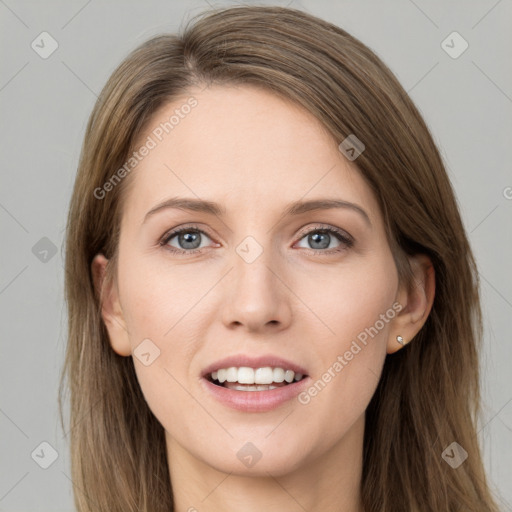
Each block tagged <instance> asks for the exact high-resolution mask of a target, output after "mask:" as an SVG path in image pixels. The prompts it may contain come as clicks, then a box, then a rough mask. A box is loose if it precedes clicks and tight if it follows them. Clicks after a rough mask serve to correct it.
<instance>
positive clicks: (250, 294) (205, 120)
mask: <svg viewBox="0 0 512 512" xmlns="http://www.w3.org/2000/svg"><path fill="white" fill-rule="evenodd" d="M190 94H193V95H194V97H195V98H196V99H197V101H198V105H197V107H195V108H194V109H193V110H192V111H191V113H190V114H189V115H188V116H185V117H184V119H181V120H180V122H179V125H177V126H176V127H175V128H174V129H173V131H172V132H170V133H169V134H167V135H166V136H165V137H164V138H163V140H162V141H161V142H160V143H159V144H158V145H157V147H156V148H154V149H153V150H151V152H150V153H149V155H148V156H146V157H145V158H144V159H143V160H142V161H141V162H140V163H139V165H138V166H137V167H136V169H135V170H134V171H132V172H133V174H132V175H131V176H130V178H129V179H131V180H133V182H132V183H131V185H132V186H131V188H130V189H129V190H128V195H127V198H126V199H127V202H126V207H125V209H124V212H123V216H122V222H121V236H120V246H119V261H118V268H117V274H116V279H115V281H114V282H113V283H112V284H110V285H108V286H106V285H105V283H106V282H107V281H106V280H104V276H105V265H106V263H107V260H106V259H105V257H104V256H103V255H101V254H98V255H97V256H96V258H95V259H94V261H93V264H92V271H93V274H94V276H95V282H96V285H97V286H98V287H99V288H101V287H103V286H106V288H105V289H104V293H105V297H106V298H105V302H104V304H103V309H102V314H103V319H104V321H105V324H106V326H107V329H108V332H109V337H110V342H111V346H112V348H113V350H115V351H116V352H117V353H118V354H120V355H123V356H126V357H130V356H132V354H133V351H134V350H135V348H136V347H137V346H138V345H139V344H140V343H141V342H142V340H144V339H147V338H149V339H150V340H151V341H152V342H153V343H154V344H155V345H156V346H157V347H158V348H159V349H160V356H159V357H157V358H156V359H155V360H154V362H153V363H152V364H150V365H149V366H145V365H143V364H142V363H141V362H140V361H139V359H138V358H137V357H133V362H134V365H135V369H136V372H137V377H138V379H139V383H140V386H141V388H142V391H143V393H144V396H145V398H146V400H147V402H148V405H149V407H150V408H151V410H152V412H153V413H154V414H155V416H156V417H157V419H158V420H159V421H160V422H161V424H162V425H163V426H164V428H165V431H166V445H167V456H168V460H169V466H170V474H171V481H172V485H173V491H174V497H175V503H176V510H177V511H179V512H185V511H193V510H198V511H199V512H203V511H218V510H223V511H226V512H230V511H239V510H244V511H248V512H251V511H261V510H266V512H273V511H282V510H286V511H290V512H293V511H303V510H308V511H310V512H315V511H320V510H321V511H323V512H325V511H335V510H336V511H340V510H342V511H345V512H358V511H361V510H362V508H361V496H360V492H359V487H360V482H361V472H362V448H363V433H364V418H365V410H366V408H367V406H368V403H369V401H370V399H371V397H372V395H373V393H374V391H375V388H376V386H377V383H378V379H379V376H380V374H381V370H382V366H383V363H384V360H385V358H386V356H387V354H391V353H393V352H395V351H397V350H399V349H401V348H402V346H401V345H400V344H399V343H397V341H396V336H397V335H401V336H402V337H403V338H404V339H405V341H406V342H408V341H409V340H412V338H413V337H414V336H415V335H416V334H417V332H418V331H419V330H420V329H421V327H422V326H423V324H424V322H425V320H426V319H427V316H428V314H429V312H430V309H431V306H432V302H433V298H434V275H433V272H429V270H431V268H430V261H429V260H428V258H427V257H426V256H423V255H417V256H415V257H411V258H410V261H411V265H412V267H413V270H414V272H415V277H416V281H417V285H416V286H415V287H414V288H413V290H411V291H407V290H406V289H405V287H400V286H399V283H398V275H397V270H396V266H395V263H394V260H393V257H392V254H391V251H390V248H389V245H388V243H387V240H386V236H385V230H384V224H383V218H382V214H381V212H380V210H379V207H378V204H377V201H376V199H375V197H374V196H373V194H372V192H371V190H370V188H369V187H368V186H367V184H366V183H365V181H364V180H363V179H362V177H361V176H360V175H359V172H358V170H357V168H356V163H357V160H356V161H354V162H349V161H348V160H347V159H346V158H345V157H344V156H343V155H342V154H341V153H340V152H339V150H338V148H337V146H338V143H339V141H338V142H337V141H334V140H333V138H332V137H331V136H330V135H329V134H328V133H327V132H326V130H325V129H324V128H323V127H322V125H321V124H320V123H319V122H318V121H317V120H316V119H315V118H314V117H312V116H311V114H309V113H308V112H306V111H305V110H303V109H301V108H300V107H298V106H295V105H294V104H292V103H289V102H287V101H284V100H283V99H281V98H279V97H277V96H275V95H273V94H272V93H270V92H267V91H265V90H262V89H259V88H256V87H252V86H240V87H233V86H214V87H211V88H208V89H205V90H203V91H200V90H199V89H194V90H191V91H190ZM188 97H189V95H185V96H183V97H181V98H179V99H178V100H176V101H174V102H173V103H170V104H168V105H166V106H164V107H163V108H162V109H160V111H159V112H158V113H157V114H156V115H155V116H154V119H153V120H152V122H151V123H150V124H149V126H150V128H148V131H147V133H145V134H143V136H142V137H141V138H140V140H141V141H144V140H146V137H147V136H148V135H150V134H151V130H152V129H154V127H156V126H157V125H158V124H159V123H160V122H164V121H165V120H168V119H169V117H170V115H172V113H173V111H174V109H176V108H179V106H180V105H183V103H184V102H185V101H186V99H187V98H188ZM174 196H179V197H192V198H198V197H199V198H201V199H208V200H211V201H215V202H218V203H220V204H221V205H222V206H225V208H226V210H227V213H226V215H225V216H223V217H218V216H215V215H211V214H206V213H202V212H193V211H185V210H177V209H162V210H160V211H159V212H158V213H155V214H154V215H150V217H149V219H148V220H147V221H146V222H144V218H145V215H146V214H147V212H148V211H149V210H151V209H152V208H154V207H155V205H158V204H159V203H161V202H162V201H164V200H166V199H168V198H170V197H174ZM316 198H337V199H343V200H345V201H350V202H352V203H355V204H357V205H359V206H360V207H361V208H363V209H364V210H365V211H366V212H367V214H368V217H369V220H370V222H371V225H370V224H368V223H367V222H366V221H365V219H364V217H363V216H362V215H361V214H359V213H358V212H356V211H355V210H352V209H349V208H343V209H325V210H319V211H312V212H307V213H303V214H301V215H298V216H283V211H284V209H285V207H286V205H288V204H289V203H290V202H292V201H296V200H309V199H316ZM189 223H193V224H194V225H193V226H192V227H196V228H198V229H202V230H204V231H206V235H202V234H200V235H198V236H199V237H200V241H201V248H202V252H200V253H196V254H188V255H181V256H180V255H176V254H173V253H171V252H170V251H169V250H167V249H166V247H165V246H161V245H159V240H160V239H161V238H163V236H164V235H165V234H166V233H168V232H169V231H170V230H171V229H173V228H175V227H178V226H182V225H188V224H189ZM329 226H333V227H335V228H336V227H337V228H339V229H341V230H344V231H345V232H346V233H348V234H349V235H350V236H352V237H353V238H354V240H355V242H354V244H353V246H352V247H348V246H347V245H346V244H344V243H343V242H340V241H339V240H338V239H337V238H336V237H335V235H334V234H330V237H331V238H330V245H329V249H323V248H316V247H319V246H318V245H312V242H311V240H310V239H308V236H307V235H306V234H305V232H307V231H309V230H313V229H315V228H316V229H318V228H319V227H329ZM247 236H251V237H253V238H254V239H255V240H256V241H257V242H258V244H259V245H260V246H261V248H262V249H263V252H262V254H261V255H260V256H259V257H258V258H256V259H255V260H254V261H253V262H252V263H247V262H246V261H245V260H244V259H243V258H242V257H240V256H239V254H238V253H237V252H236V248H237V246H238V245H239V244H240V243H241V242H242V241H243V240H244V239H245V237H247ZM181 242H182V245H180V240H179V238H178V236H175V237H174V238H173V239H172V240H170V241H169V242H168V245H167V247H169V246H171V248H175V249H180V248H181V249H183V247H184V246H183V239H182V240H181ZM185 247H190V246H185ZM321 247H323V246H321ZM336 248H339V249H341V250H340V251H339V252H331V254H327V255H325V254H324V255H322V251H323V252H324V253H325V252H326V251H329V250H331V251H332V250H333V249H336ZM189 250H190V249H189ZM315 253H316V254H315ZM395 302H398V303H399V304H400V305H401V307H402V309H401V311H400V313H399V314H397V315H395V316H394V318H393V319H391V320H389V321H388V322H387V323H385V326H384V328H382V329H381V330H380V331H379V332H378V334H377V335H376V336H374V337H373V338H369V341H368V343H367V345H366V346H364V348H363V349H362V350H361V351H360V352H359V353H357V355H355V356H354V357H353V359H352V360H350V361H349V362H348V364H347V365H346V366H345V367H344V368H343V370H342V371H341V372H339V373H338V374H337V375H336V377H335V378H333V379H332V380H331V381H330V382H329V383H328V384H327V385H326V386H325V388H324V389H323V390H322V391H321V392H319V393H318V394H317V395H316V396H314V397H312V398H311V400H310V401H309V403H307V404H301V403H299V402H298V401H297V400H296V399H293V400H290V401H289V402H286V403H285V404H283V405H281V406H280V407H278V408H277V409H274V410H272V411H268V412H264V413H254V412H252V413H251V412H249V413H247V412H241V411H237V410H234V409H230V408H228V407H227V406H225V405H223V404H221V403H219V402H217V401H216V400H215V399H213V398H212V397H210V396H209V395H208V394H207V393H205V391H204V390H203V388H202V386H201V385H200V374H201V371H202V370H203V369H204V368H205V367H206V366H207V365H209V364H210V363H212V362H214V361H216V360H218V359H221V358H223V357H226V356H227V355H229V354H234V353H245V354H250V355H261V354H275V355H278V356H281V357H284V358H287V359H291V360H292V361H294V362H296V363H298V364H300V365H302V366H304V367H305V368H306V369H307V371H308V375H309V376H310V377H311V378H312V380H313V381H316V380H318V379H320V378H321V377H322V375H323V374H324V373H325V372H326V371H327V370H328V368H330V367H332V366H333V363H334V362H335V361H336V360H337V357H338V355H343V354H344V353H345V352H346V351H347V350H349V349H350V346H351V343H352V341H353V340H354V339H356V336H357V335H358V334H359V333H361V332H362V331H364V330H365V328H369V327H370V326H373V325H374V324H375V323H376V321H377V320H378V319H379V315H381V314H385V313H386V311H388V310H389V309H390V308H391V307H392V304H393V303H395ZM412 342H414V341H412ZM383 428H385V426H383ZM248 441H250V442H252V443H253V444H254V445H255V446H256V447H257V448H258V449H259V451H260V452H261V454H262V457H261V459H260V460H259V461H258V462H257V463H256V464H255V465H254V466H253V467H251V468H248V467H246V466H245V465H244V464H242V463H241V461H240V460H239V459H238V457H237V452H238V451H239V450H240V448H241V447H242V446H244V445H245V444H246V443H247V442H248Z"/></svg>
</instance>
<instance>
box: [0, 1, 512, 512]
mask: <svg viewBox="0 0 512 512" xmlns="http://www.w3.org/2000/svg"><path fill="white" fill-rule="evenodd" d="M208 3H210V4H211V5H215V6H220V5H226V6H227V5H232V4H233V3H231V2H222V3H221V2H216V1H214V0H209V1H208ZM266 3H267V2H260V4H266ZM268 3H269V4H270V3H272V4H274V5H281V6H285V5H290V6H291V7H295V8H299V9H303V10H306V11H307V12H310V13H312V14H315V15H318V16H320V17H323V18H325V19H326V20H329V21H331V22H333V23H335V24H337V25H339V26H341V27H342V28H344V29H346V30H347V31H349V32H350V33H352V34H353V35H354V36H356V37H358V38H360V39H361V40H362V41H363V42H364V43H365V44H367V45H368V46H369V47H370V48H372V49H373V50H374V51H375V52H376V53H377V54H378V55H379V56H380V57H381V58H382V59H383V60H384V61H385V62H386V63H387V64H388V65H389V67H390V68H391V69H392V70H393V71H394V72H395V74H396V75H397V77H398V79H399V80H400V81H401V83H402V84H403V86H404V87H405V89H406V90H407V91H408V92H409V93H410V95H411V97H412V99H413V100H414V101H415V103H416V104H417V106H418V107H419V109H420V111H421V112H422V113H423V115H424V117H425V120H426V121H427V123H428V125H429V126H430V128H431V130H432V132H433V134H434V137H435V139H436V142H437V144H438V146H439V148H440V151H441V153H442V155H443V158H444V160H445V163H446V166H447V169H448V172H449V174H450V178H451V180H452V182H453V185H454V187H455V190H456V193H457V196H458V200H459V203H460V207H461V210H462V215H463V219H464V223H465V226H466V228H467V231H468V233H469V236H470V239H471V243H472V246H473V248H474V250H475V253H476V256H477V260H478V264H479V269H480V276H481V281H482V299H483V308H484V315H485V353H484V354H483V356H484V357H483V361H482V362H483V375H482V380H483V392H484V401H485V417H484V420H483V422H482V424H481V426H480V430H479V438H480V441H481V444H482V447H483V451H484V458H485V465H486V468H487V470H488V474H489V477H490V480H491V482H492V484H493V486H494V487H495V489H496V490H497V491H498V492H500V493H501V501H500V503H501V505H502V509H503V510H505V511H509V510H512V505H511V503H512V485H511V483H512V482H511V481H512V479H511V477H510V475H511V474H512V386H511V383H512V372H511V371H510V326H511V322H510V320H511V317H512V279H511V272H510V262H511V261H512V229H511V224H512V223H511V219H512V173H511V169H510V162H511V161H512V150H511V146H512V145H511V144H510V142H511V140H510V135H511V124H512V65H511V62H512V60H511V59H510V50H511V48H512V44H511V43H512V30H511V26H512V24H511V21H512V5H511V1H510V0H500V1H496V0H478V1H471V2H469V1H452V2H449V3H448V2H445V1H442V0H437V1H428V2H427V1H420V0H414V1H412V0H395V1H383V2H379V1H377V0H373V1H370V0H366V1H327V0H322V1H315V2H313V1H307V0H295V1H292V2H290V1H289V0H286V1H277V2H268ZM205 7H207V3H206V1H205V0H201V1H199V0H198V1H177V2H171V1H169V0H167V1H156V0H155V1H151V2H141V1H124V2H121V1H100V0H92V1H91V0H90V1H88V2H87V1H86V0H76V1H55V0H52V1H46V2H44V3H42V2H37V1H20V0H18V1H15V0H0V23H1V25H0V38H1V41H0V51H1V53H2V55H1V60H0V62H1V74H0V116H1V120H2V123H1V136H0V140H1V157H2V158H1V162H2V166H1V171H0V172H1V189H0V226H1V237H2V250H1V252H0V258H1V260H0V311H1V314H2V322H1V323H0V329H1V340H2V344H1V352H2V354H1V363H0V364H1V367H0V372H1V373H0V375H1V380H2V386H1V388H0V389H1V391H0V393H1V395H0V431H1V436H0V458H1V468H0V511H4V512H5V511H14V510H17V511H18V510H25V511H35V510H37V511H50V510H51V511H53V512H56V511H61V510H62V511H63V510H66V511H68V510H72V509H73V504H72V497H71V489H72V482H71V479H70V471H69V457H68V454H67V450H68V444H67V437H66V433H65V432H62V430H61V428H60V426H59V423H58V420H57V402H56V396H57V383H58V375H59V371H60V368H61V364H62V361H63V353H64V347H65V343H66V312H65V308H64V303H63V257H62V256H63V250H62V243H63V236H64V231H63V230H64V226H65V219H66V213H67V207H68V202H69V199H70V196H71V189H72V184H73V179H74V175H75V172H76V167H77V162H78V157H79V152H80V148H81V143H82V138H83V135H84V130H85V126H86V122H87V119H88V116H89V114H90V112H91V109H92V107H93V104H94V102H95V100H96V97H97V95H98V94H99V92H100V90H101V88H102V87H103V85H104V83H105V82H106V80H107V78H108V76H109V75H110V74H111V73H112V71H113V70H114V68H115V67H116V66H117V64H118V63H119V62H120V61H121V60H122V58H123V57H124V56H125V55H126V54H127V53H128V51H129V50H131V49H133V48H134V47H136V46H138V45H139V44H140V43H141V42H142V41H144V40H146V39H148V38H149V37H151V36H153V35H155V34H157V33H161V32H169V31H171V32H172V31H175V30H176V29H177V28H178V27H179V26H180V25H181V24H182V22H183V20H186V19H188V18H190V17H191V16H192V15H194V14H196V13H197V12H199V11H200V10H202V9H204V8H205ZM43 31H46V32H48V33H49V34H51V36H52V37H53V38H54V39H55V40H56V41H57V43H58V48H57V50H56V51H55V52H54V53H53V54H51V55H50V56H49V57H48V58H46V59H43V58H41V57H40V56H39V54H38V53H36V51H34V50H33V49H32V47H31V43H32V41H34V40H36V43H37V41H40V38H38V36H39V34H41V32H43ZM453 31H457V32H459V33H460V34H461V36H462V37H463V38H464V39H465V40H466V41H467V42H468V44H469V47H468V49H467V50H466V51H465V52H464V53H462V54H461V55H460V56H458V58H452V57H451V56H450V55H448V53H446V51H445V50H444V49H443V47H442V45H441V43H442V41H443V40H445V39H446V38H447V36H448V35H449V34H451V33H452V32H453ZM36 38H37V39H36ZM47 43H48V40H47ZM40 44H41V43H40ZM445 44H449V45H450V46H453V47H454V48H452V50H451V51H452V52H453V51H457V50H458V49H460V48H461V45H460V41H457V40H454V42H453V43H452V42H451V39H450V38H449V39H448V41H447V43H445ZM45 48H46V49H48V48H49V43H48V44H45ZM45 237H46V238H45ZM41 239H43V240H41ZM52 249H53V250H54V251H55V254H53V252H52ZM45 251H47V252H45ZM506 262H508V264H507V263H506ZM43 441H46V442H48V443H50V445H51V446H52V447H53V448H54V449H55V450H56V452H57V454H58V457H57V459H56V460H55V462H54V463H53V464H52V465H51V466H50V467H48V469H42V468H41V467H40V466H39V465H38V463H36V461H35V460H37V461H38V462H39V463H43V462H44V461H45V460H46V462H50V461H51V450H50V449H49V448H47V447H46V448H45V447H44V446H43V447H40V443H41V442H43ZM34 450H36V451H35V452H34ZM41 450H42V451H41ZM33 452H34V455H33V458H32V456H31V454H32V453H33ZM37 454H39V457H38V456H37ZM440 456H441V454H440ZM397 477H399V475H397Z"/></svg>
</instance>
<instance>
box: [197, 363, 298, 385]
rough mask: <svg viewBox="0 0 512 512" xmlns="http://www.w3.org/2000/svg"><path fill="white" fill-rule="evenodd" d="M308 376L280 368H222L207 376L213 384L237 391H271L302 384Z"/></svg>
mask: <svg viewBox="0 0 512 512" xmlns="http://www.w3.org/2000/svg"><path fill="white" fill-rule="evenodd" d="M306 377H307V375H303V374H301V373H296V372H294V371H293V370H289V369H286V368H280V367H269V366H267V367H264V368H249V367H246V366H242V367H230V368H221V369H219V370H216V371H213V372H211V373H209V374H207V375H206V376H205V378H206V379H207V380H208V381H210V382H212V383H213V384H215V385H217V386H220V387H224V388H227V389H232V390H236V391H269V390H272V389H277V388H282V387H285V386H289V385H290V384H294V383H296V382H300V381H301V380H302V379H305V378H306Z"/></svg>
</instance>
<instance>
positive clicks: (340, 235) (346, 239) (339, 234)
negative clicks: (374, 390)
mask: <svg viewBox="0 0 512 512" xmlns="http://www.w3.org/2000/svg"><path fill="white" fill-rule="evenodd" d="M184 232H195V233H201V234H203V235H206V236H207V237H208V238H212V237H211V236H210V235H209V234H208V233H207V232H206V231H203V230H202V229H199V228H197V227H195V226H194V225H190V226H183V227H181V228H177V229H174V230H172V231H171V232H168V233H166V234H165V235H164V236H163V237H162V239H161V240H160V242H159V245H160V246H162V247H164V248H165V249H166V250H168V251H169V252H171V253H173V254H177V255H188V254H195V253H199V252H202V251H203V249H205V248H204V247H203V248H201V249H176V248H175V247H170V246H168V245H167V244H168V243H169V241H170V240H171V239H172V238H174V237H175V236H176V235H179V234H180V233H184ZM316 232H319V233H328V234H333V235H334V236H335V237H336V238H337V239H338V240H339V241H340V242H342V243H343V244H345V246H346V247H345V248H334V249H308V248H304V247H301V249H305V250H306V251H311V253H312V254H313V255H315V256H328V255H332V254H336V253H340V252H342V251H344V250H346V249H350V248H351V247H352V246H353V245H354V239H353V238H351V237H350V236H349V235H347V234H346V233H345V232H344V231H342V230H340V229H337V228H334V227H332V226H329V227H325V226H315V227H314V228H312V229H310V230H308V231H306V232H303V233H301V234H300V238H299V239H298V241H300V240H302V239H303V238H304V237H306V236H307V235H309V234H311V233H316Z"/></svg>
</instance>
